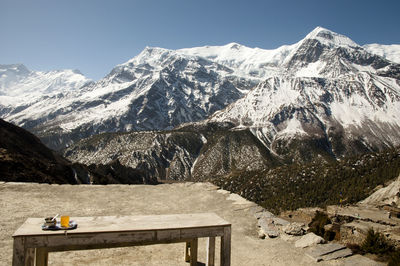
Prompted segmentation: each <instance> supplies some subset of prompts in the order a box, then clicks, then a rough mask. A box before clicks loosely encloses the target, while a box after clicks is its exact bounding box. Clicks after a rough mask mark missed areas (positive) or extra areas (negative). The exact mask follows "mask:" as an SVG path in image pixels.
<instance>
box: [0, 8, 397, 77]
mask: <svg viewBox="0 0 400 266" xmlns="http://www.w3.org/2000/svg"><path fill="white" fill-rule="evenodd" d="M399 10H400V1H399V0H388V1H385V0H381V1H375V0H374V1H370V0H362V1H361V0H359V1H357V0H308V1H306V0H304V1H300V0H297V1H296V0H293V1H289V0H279V1H267V0H264V1H262V0H260V1H252V0H246V1H244V0H243V1H235V0H230V1H218V0H159V1H155V0H143V1H139V0H130V1H128V0H125V1H124V0H107V1H102V0H97V1H95V0H78V1H76V0H0V64H11V63H23V64H25V65H26V66H27V67H28V68H30V69H32V70H53V69H65V68H71V69H79V70H81V72H82V73H83V74H85V75H86V76H88V77H89V78H92V79H95V80H97V79H100V78H102V77H103V76H105V75H106V74H108V73H109V72H110V71H111V69H112V68H113V67H114V66H115V65H117V64H120V63H123V62H125V61H127V60H129V59H130V58H132V57H134V56H136V55H137V54H139V53H140V51H141V50H142V49H143V48H144V47H145V46H158V47H164V48H170V49H178V48H186V47H195V46H204V45H224V44H227V43H229V42H237V43H240V44H243V45H246V46H249V47H260V48H265V49H272V48H277V47H279V46H281V45H283V44H292V43H295V42H297V41H299V40H300V39H302V38H303V37H304V36H305V35H306V34H307V33H309V32H310V31H311V30H313V29H314V28H315V27H316V26H322V27H325V28H328V29H330V30H332V31H335V32H338V33H341V34H344V35H346V36H348V37H350V38H351V39H353V40H354V41H355V42H356V43H358V44H361V45H362V44H366V43H381V44H400V16H399Z"/></svg>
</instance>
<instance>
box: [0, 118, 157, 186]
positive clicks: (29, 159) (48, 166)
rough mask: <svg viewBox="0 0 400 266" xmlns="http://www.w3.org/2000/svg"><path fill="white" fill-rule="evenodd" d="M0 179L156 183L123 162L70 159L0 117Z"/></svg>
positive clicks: (58, 182)
mask: <svg viewBox="0 0 400 266" xmlns="http://www.w3.org/2000/svg"><path fill="white" fill-rule="evenodd" d="M0 173H1V176H0V180H1V181H6V182H37V183H50V184H119V183H122V184H143V183H148V184H156V183H157V180H154V179H151V178H148V177H147V176H146V175H145V174H144V173H143V172H142V171H140V170H137V169H132V168H129V167H126V166H122V165H121V164H120V163H119V161H117V160H116V161H113V162H111V163H109V164H107V165H101V164H93V165H90V166H86V165H84V164H80V163H71V162H70V161H68V160H67V159H65V158H64V157H62V156H60V155H58V154H57V153H56V152H54V151H53V150H51V149H49V148H47V147H46V146H45V145H44V144H43V143H42V142H41V141H40V140H39V138H37V137H36V136H35V135H33V134H32V133H30V132H28V131H26V130H24V129H22V128H20V127H17V126H15V125H13V124H11V123H8V122H6V121H4V120H2V119H0Z"/></svg>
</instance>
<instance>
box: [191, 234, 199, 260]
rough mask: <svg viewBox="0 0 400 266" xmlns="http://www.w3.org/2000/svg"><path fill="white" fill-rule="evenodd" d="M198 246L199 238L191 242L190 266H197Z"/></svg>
mask: <svg viewBox="0 0 400 266" xmlns="http://www.w3.org/2000/svg"><path fill="white" fill-rule="evenodd" d="M197 246H198V239H197V238H195V239H193V240H192V241H190V266H197Z"/></svg>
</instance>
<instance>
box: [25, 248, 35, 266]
mask: <svg viewBox="0 0 400 266" xmlns="http://www.w3.org/2000/svg"><path fill="white" fill-rule="evenodd" d="M34 265H35V249H34V248H25V266H34Z"/></svg>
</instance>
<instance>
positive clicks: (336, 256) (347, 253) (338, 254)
mask: <svg viewBox="0 0 400 266" xmlns="http://www.w3.org/2000/svg"><path fill="white" fill-rule="evenodd" d="M351 255H353V252H352V251H351V249H349V248H345V249H341V250H338V251H335V252H333V253H329V254H327V255H324V256H322V257H321V260H325V261H326V260H336V259H340V258H345V257H349V256H351Z"/></svg>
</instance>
